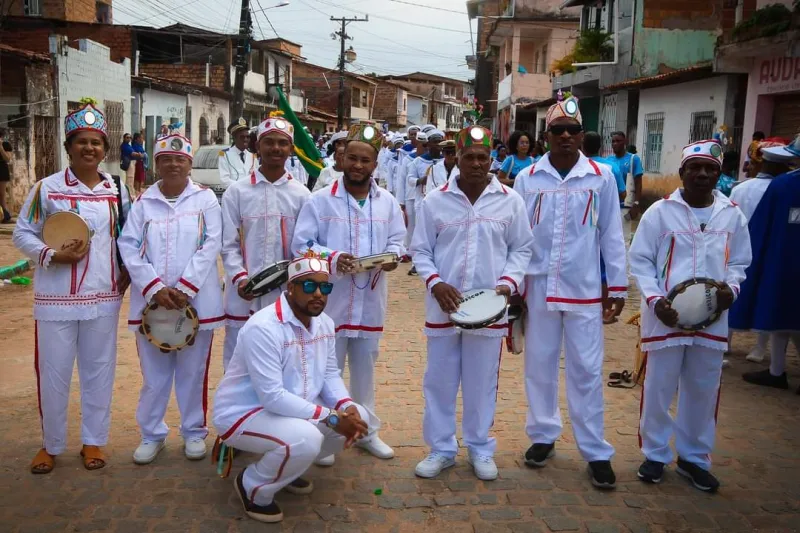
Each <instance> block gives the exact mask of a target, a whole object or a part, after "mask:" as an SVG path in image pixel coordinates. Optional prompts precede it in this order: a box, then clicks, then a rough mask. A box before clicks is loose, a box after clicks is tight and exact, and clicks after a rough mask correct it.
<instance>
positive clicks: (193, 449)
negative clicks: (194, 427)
mask: <svg viewBox="0 0 800 533" xmlns="http://www.w3.org/2000/svg"><path fill="white" fill-rule="evenodd" d="M183 453H184V455H186V458H187V459H189V460H190V461H199V460H200V459H203V458H204V457H205V456H206V441H205V440H203V439H200V438H196V437H195V438H193V439H189V440H187V441H186V442H184V443H183Z"/></svg>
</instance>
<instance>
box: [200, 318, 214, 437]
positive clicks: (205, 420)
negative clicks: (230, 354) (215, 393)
mask: <svg viewBox="0 0 800 533" xmlns="http://www.w3.org/2000/svg"><path fill="white" fill-rule="evenodd" d="M213 344H214V332H213V331H212V332H211V340H210V341H209V342H208V355H206V371H205V375H204V376H203V427H204V428H205V427H207V426H208V369H209V368H210V367H211V346H212V345H213Z"/></svg>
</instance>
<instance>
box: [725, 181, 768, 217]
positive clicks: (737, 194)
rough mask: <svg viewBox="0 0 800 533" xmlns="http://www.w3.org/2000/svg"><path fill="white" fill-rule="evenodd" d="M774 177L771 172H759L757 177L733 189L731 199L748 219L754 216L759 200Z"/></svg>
mask: <svg viewBox="0 0 800 533" xmlns="http://www.w3.org/2000/svg"><path fill="white" fill-rule="evenodd" d="M772 178H773V176H770V175H769V174H765V173H763V172H759V173H758V175H757V176H756V177H755V178H752V179H749V180H747V181H745V182H744V183H741V184H739V185H737V186H736V187H734V188H733V190H732V191H731V200H732V201H733V202H734V203H735V204H737V205H738V206H739V209H741V210H742V213H744V216H745V218H747V220H748V221H749V220H750V219H751V218H752V217H753V213H755V212H756V207H758V202H760V201H761V198H762V197H763V196H764V193H765V192H767V188H769V185H770V183H772Z"/></svg>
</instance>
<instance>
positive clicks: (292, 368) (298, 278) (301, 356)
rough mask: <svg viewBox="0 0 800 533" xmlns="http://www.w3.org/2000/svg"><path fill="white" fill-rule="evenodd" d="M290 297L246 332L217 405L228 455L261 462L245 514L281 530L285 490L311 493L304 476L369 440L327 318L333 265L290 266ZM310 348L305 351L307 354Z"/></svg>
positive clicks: (240, 487)
mask: <svg viewBox="0 0 800 533" xmlns="http://www.w3.org/2000/svg"><path fill="white" fill-rule="evenodd" d="M288 279H289V283H288V286H287V289H286V290H285V291H284V292H283V293H282V294H281V295H280V297H279V298H278V300H276V301H275V303H274V304H272V305H270V306H268V307H266V308H264V309H262V310H261V311H259V312H257V313H256V314H255V315H253V317H252V318H251V319H250V320H249V321H248V322H247V324H246V325H245V326H244V328H242V334H241V336H240V339H239V342H238V344H237V345H236V351H235V352H234V354H233V359H232V360H231V364H230V367H229V368H228V372H226V373H225V376H224V377H223V378H222V381H221V382H220V384H219V386H218V388H217V393H216V395H215V397H214V413H213V421H214V426H215V428H216V429H217V431H218V432H219V435H220V440H221V441H222V442H224V443H225V444H226V445H227V446H230V447H233V448H235V449H238V450H243V451H247V452H250V453H255V454H258V455H261V458H260V459H259V460H258V461H256V462H254V463H251V464H250V465H248V466H247V468H245V469H244V470H243V471H242V472H240V473H239V475H237V476H236V480H235V482H234V488H235V490H236V494H237V495H238V496H239V499H240V500H241V501H242V505H243V506H244V510H245V513H246V514H247V515H248V516H249V517H251V518H253V519H254V520H258V521H260V522H280V521H281V520H283V513H282V511H281V509H280V507H279V506H278V504H277V503H276V502H275V500H274V498H275V495H276V494H277V493H278V492H279V491H280V490H286V491H287V492H291V493H294V494H310V493H311V492H312V491H313V489H314V486H313V484H312V482H311V481H310V480H307V479H304V478H302V477H300V476H302V475H303V474H304V473H305V472H306V471H307V470H308V468H309V467H310V466H311V464H312V462H313V461H314V459H315V458H316V457H319V456H329V455H333V454H335V453H338V452H340V451H341V450H342V448H349V447H350V446H351V445H352V444H353V443H354V442H356V441H357V440H358V439H360V438H361V437H362V436H363V435H364V434H366V432H367V425H366V423H365V422H364V418H366V416H367V413H366V411H365V410H364V409H363V408H362V407H361V406H359V405H357V404H356V403H355V402H353V400H351V399H350V395H349V393H348V392H347V388H346V387H345V384H344V382H343V381H342V377H341V374H340V372H339V367H338V365H337V361H336V347H335V344H336V343H335V336H334V327H335V326H334V323H333V320H331V318H330V317H329V316H328V315H326V314H325V313H324V312H323V311H324V310H325V308H326V305H327V303H328V295H330V294H331V291H332V290H333V287H334V283H333V282H331V280H330V270H329V262H328V260H327V258H325V257H319V256H315V255H314V254H313V253H304V254H303V255H301V256H300V257H299V258H297V259H295V260H293V261H292V262H291V263H290V264H289V278H288ZM300 348H302V349H300Z"/></svg>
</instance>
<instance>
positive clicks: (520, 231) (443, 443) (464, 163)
mask: <svg viewBox="0 0 800 533" xmlns="http://www.w3.org/2000/svg"><path fill="white" fill-rule="evenodd" d="M491 139H492V136H491V133H490V132H489V131H488V130H485V129H484V128H480V127H471V128H467V129H464V130H462V131H461V132H460V133H459V134H458V137H457V143H458V147H459V151H460V157H459V161H458V165H459V171H460V175H459V176H452V177H451V178H450V179H449V180H448V181H447V183H445V184H444V185H443V186H442V187H440V188H439V189H437V190H435V191H432V192H431V193H430V194H428V195H427V196H426V197H425V199H424V200H423V201H422V204H421V206H420V209H419V210H418V214H417V217H418V218H417V221H418V224H417V229H416V231H415V233H414V238H413V240H412V245H411V253H412V255H413V258H414V264H415V265H416V266H417V270H418V271H419V274H420V276H422V278H423V279H424V280H425V285H426V287H427V289H428V290H429V291H430V292H429V293H428V294H427V295H426V297H425V335H427V337H428V364H427V368H426V370H425V378H424V381H423V390H424V395H425V415H424V417H423V428H422V432H423V436H424V438H425V442H426V443H427V444H428V446H429V447H430V453H429V455H428V456H427V457H426V458H425V459H424V460H423V461H421V462H420V463H419V464H418V465H417V467H416V469H415V473H416V475H418V476H419V477H423V478H431V477H435V476H436V475H438V474H439V473H440V472H441V471H442V470H443V469H445V468H449V467H451V466H453V465H455V456H456V455H457V454H458V442H457V441H456V397H457V395H458V387H459V385H461V392H462V397H463V402H464V413H463V420H462V427H463V433H464V442H465V444H466V445H467V449H468V450H469V456H468V460H469V462H470V464H472V466H473V468H474V471H475V475H476V476H477V477H478V478H480V479H483V480H493V479H495V478H497V466H496V465H495V462H494V452H495V448H496V442H495V439H494V438H492V437H490V436H489V429H490V428H491V427H492V422H493V419H494V410H495V405H496V401H497V381H498V372H499V370H500V351H501V350H502V343H503V337H504V336H505V335H506V331H507V324H506V318H505V317H504V318H503V319H501V320H500V321H499V322H497V323H495V324H492V325H490V326H487V327H485V328H482V329H473V330H458V329H456V327H455V326H454V325H453V323H452V322H451V321H450V319H449V317H448V314H449V313H451V312H453V311H456V310H457V309H458V305H459V302H460V300H461V293H462V292H465V291H469V290H472V289H486V288H489V289H491V288H495V290H496V291H497V293H498V294H504V295H505V296H506V297H507V298H508V297H510V296H511V295H512V294H513V293H514V292H516V291H517V287H518V286H519V285H520V284H521V283H522V279H523V276H524V275H525V268H526V267H527V266H528V263H529V262H530V257H531V246H532V244H533V242H532V241H533V235H532V234H531V229H530V226H529V225H528V220H527V217H526V216H525V204H524V203H523V201H522V198H520V196H519V195H518V194H517V193H515V192H514V191H513V190H511V189H510V188H508V187H506V186H504V185H502V184H500V182H499V181H497V178H496V177H494V175H492V174H489V166H490V165H491V157H490V155H489V152H490V150H491V147H490V143H491Z"/></svg>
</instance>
